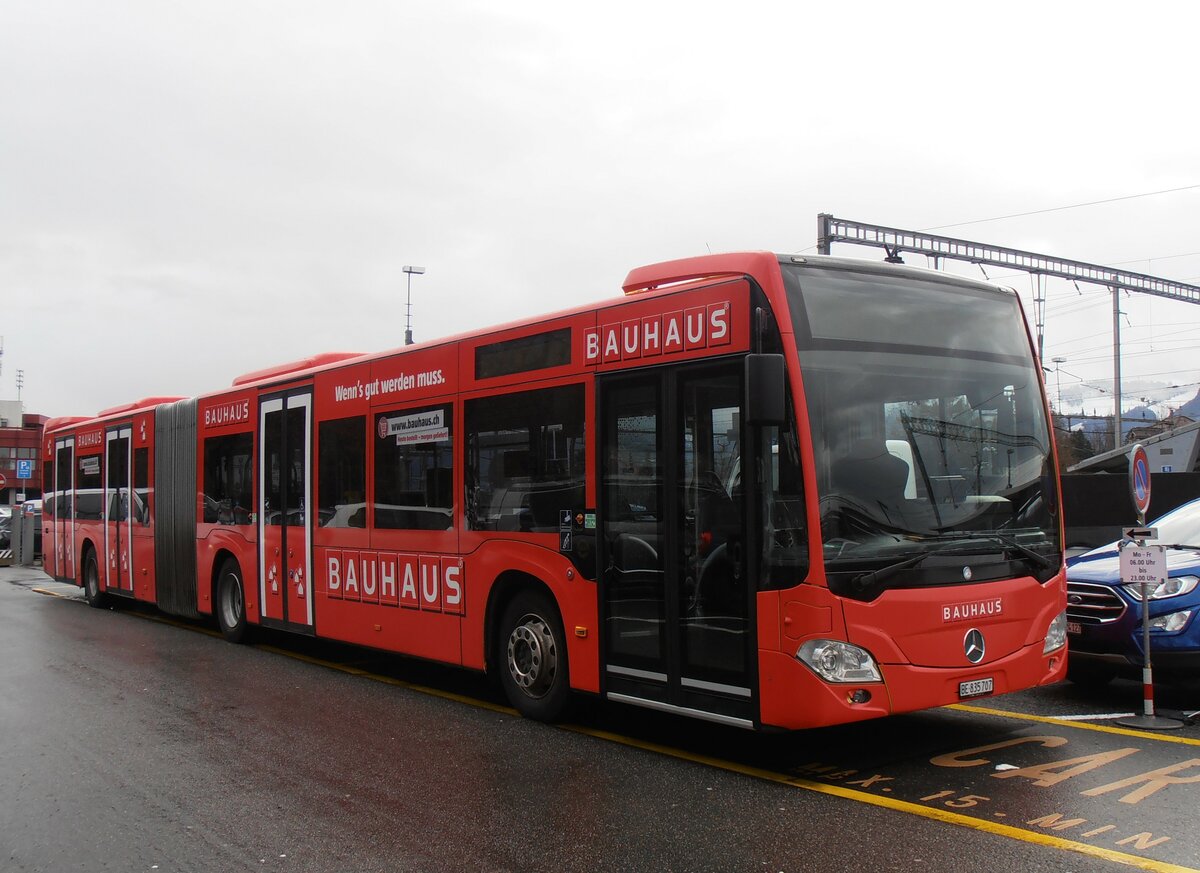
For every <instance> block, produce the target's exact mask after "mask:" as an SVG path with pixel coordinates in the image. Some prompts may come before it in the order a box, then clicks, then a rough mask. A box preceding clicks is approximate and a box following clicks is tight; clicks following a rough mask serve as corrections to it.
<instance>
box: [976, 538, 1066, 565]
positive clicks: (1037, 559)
mask: <svg viewBox="0 0 1200 873" xmlns="http://www.w3.org/2000/svg"><path fill="white" fill-rule="evenodd" d="M978 539H982V540H991V541H992V542H995V543H999V544H1000V545H1002V546H1004V547H1005V548H1006V549H1012V550H1013V551H1014V552H1016V553H1017V554H1019V555H1020V556H1021V557H1022V558H1024V559H1025V560H1027V561H1029V563H1031V564H1033V565H1034V566H1036V567H1037V568H1038V569H1039V570H1049V569H1050V568H1052V567H1053V566H1054V564H1053V563H1052V562H1051V561H1050V559H1049V558H1047V557H1046V556H1045V555H1043V554H1042V553H1041V552H1035V551H1034V550H1033V549H1031V548H1029V546H1023V545H1021V544H1020V543H1019V542H1017V541H1016V540H1014V539H1013V538H1012V537H1006V536H1004V534H994V533H989V534H981V535H980V536H979V537H978Z"/></svg>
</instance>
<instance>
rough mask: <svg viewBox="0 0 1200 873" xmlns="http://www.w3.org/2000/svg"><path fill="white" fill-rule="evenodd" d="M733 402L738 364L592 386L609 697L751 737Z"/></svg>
mask: <svg viewBox="0 0 1200 873" xmlns="http://www.w3.org/2000/svg"><path fill="white" fill-rule="evenodd" d="M742 392H743V388H742V371H741V368H740V367H739V366H737V365H735V364H719V365H715V366H714V365H711V364H708V365H704V364H701V365H690V366H683V367H677V368H671V369H661V370H657V371H655V373H654V374H653V375H644V374H643V375H635V376H623V375H622V376H612V377H609V378H608V379H607V380H605V381H604V382H603V383H602V385H601V401H600V409H601V412H600V415H601V422H600V427H601V433H602V451H601V453H600V454H601V469H600V476H601V507H600V512H601V525H602V531H601V534H602V536H601V540H602V542H603V549H604V554H603V556H602V564H601V566H602V567H604V570H603V573H602V579H601V588H600V590H601V595H600V596H601V600H602V603H601V609H602V614H603V616H604V646H603V658H604V689H605V693H606V695H607V696H608V697H610V698H612V699H616V700H623V701H626V702H630V703H636V704H640V705H643V706H648V707H651V708H656V709H663V710H668V711H687V712H688V713H689V714H692V715H702V717H706V718H709V719H710V720H714V721H719V722H723V723H728V724H737V725H740V726H748V725H751V724H753V722H754V718H755V715H756V705H757V704H756V702H755V699H754V698H755V692H754V687H755V683H754V681H753V676H754V668H755V663H756V662H755V659H754V649H753V641H754V633H753V622H752V620H751V616H752V613H751V604H752V603H753V600H752V598H753V594H754V592H753V591H752V590H750V586H749V585H748V584H747V579H746V550H745V544H746V543H747V541H748V539H747V530H746V522H745V519H746V512H745V511H744V506H743V496H742V489H741V487H740V481H739V480H738V477H737V471H738V470H739V465H740V461H741V457H740V446H741V442H742V441H741V417H742V416H741V406H742Z"/></svg>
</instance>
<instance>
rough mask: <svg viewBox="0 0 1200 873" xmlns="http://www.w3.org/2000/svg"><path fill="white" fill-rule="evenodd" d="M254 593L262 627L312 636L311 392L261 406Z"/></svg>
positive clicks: (285, 396) (277, 397)
mask: <svg viewBox="0 0 1200 873" xmlns="http://www.w3.org/2000/svg"><path fill="white" fill-rule="evenodd" d="M259 416H260V420H259V425H260V427H259V433H260V439H259V467H258V469H259V483H258V486H259V487H258V536H259V559H258V591H259V602H260V603H261V604H262V618H263V623H264V624H268V625H271V624H274V625H275V626H278V627H286V628H287V629H289V630H299V631H311V630H312V627H313V598H312V590H311V587H312V586H311V585H310V579H311V572H310V570H311V566H312V560H311V555H312V512H311V500H310V499H309V497H310V492H311V482H312V390H311V389H309V388H305V389H301V390H298V391H289V392H285V393H283V394H274V395H270V396H267V397H264V398H263V399H262V400H261V402H260V403H259Z"/></svg>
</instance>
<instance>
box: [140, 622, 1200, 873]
mask: <svg viewBox="0 0 1200 873" xmlns="http://www.w3.org/2000/svg"><path fill="white" fill-rule="evenodd" d="M140 617H144V618H149V619H151V620H153V621H159V622H161V623H163V624H170V625H174V626H176V627H182V628H186V629H188V630H196V631H200V632H201V633H206V634H208V635H209V636H219V634H218V633H217V632H216V631H212V630H209V629H207V628H199V627H195V626H193V625H187V624H183V623H182V622H175V621H172V620H170V619H165V618H161V617H157V616H150V615H147V616H140ZM253 648H256V649H261V650H262V651H265V652H269V653H271V654H277V655H283V656H285V657H288V658H293V659H295V660H297V661H302V662H304V663H307V664H312V665H314V666H318V667H325V668H327V669H330V670H337V671H338V672H340V673H346V674H348V675H351V676H358V677H361V678H364V679H370V680H372V681H375V682H382V683H384V684H386V685H392V686H395V687H397V688H404V689H406V690H409V691H415V692H418V693H420V694H426V695H429V696H431V697H439V698H441V699H443V700H451V701H454V702H456V703H463V704H466V705H468V706H473V707H475V708H477V709H486V710H489V711H491V712H500V713H504V714H506V715H511V716H514V717H516V716H518V715H519V714H518V713H517V711H516V710H515V709H512V708H511V707H508V706H501V705H499V704H495V703H491V702H489V701H486V700H479V699H478V698H474V697H468V696H466V695H463V694H456V693H454V692H450V691H442V690H440V689H437V688H430V687H428V686H424V685H418V684H416V683H413V682H406V681H405V680H403V679H395V678H393V677H391V676H382V675H380V674H378V673H371V672H369V671H367V670H362V669H360V668H358V667H353V666H350V665H348V664H338V663H337V662H335V661H328V660H325V659H324V658H316V657H313V656H311V655H304V654H301V653H299V652H291V651H288V650H287V649H282V648H279V647H277V646H272V645H268V644H259V645H253ZM946 708H947V709H957V710H961V711H964V712H976V713H980V714H984V715H993V716H1000V717H1003V718H1013V719H1022V720H1026V721H1037V722H1044V723H1047V724H1057V725H1061V726H1063V727H1072V728H1079V729H1081V730H1098V731H1101V732H1104V733H1116V734H1125V735H1129V736H1136V737H1142V738H1145V739H1153V740H1166V741H1170V742H1183V743H1187V744H1190V745H1200V741H1197V740H1187V739H1184V738H1180V737H1162V736H1159V735H1157V734H1151V733H1146V732H1143V731H1133V730H1126V729H1123V728H1110V727H1107V726H1105V725H1090V724H1080V723H1077V722H1072V721H1064V720H1063V719H1055V718H1050V717H1046V716H1034V715H1027V714H1025V713H1017V712H1009V711H1007V710H1002V709H988V708H986V707H981V706H969V705H966V704H961V703H960V704H952V705H950V706H948V707H946ZM558 727H559V728H560V729H562V730H567V731H571V732H572V733H576V734H582V735H585V736H590V737H593V738H595V739H599V740H604V741H606V742H611V743H616V744H618V745H622V746H627V747H629V748H634V749H641V750H642V751H646V752H651V753H653V754H657V755H664V756H666V757H670V758H676V759H678V760H681V761H688V762H690V763H694V764H700V765H702V766H706V767H712V768H713V769H716V770H724V771H726V772H729V773H737V774H739V775H742V776H748V777H750V778H752V779H759V780H762V781H766V782H774V783H776V784H778V785H787V786H788V787H791V788H799V789H802V790H804V791H812V792H815V793H817V794H825V795H830V796H833V797H840V798H842V799H843V800H851V801H855V802H858V803H866V804H868V805H870V806H878V807H881V808H883V809H890V810H894V811H896V812H904V813H908V814H910V815H916V816H920V817H922V818H927V819H931V820H933V821H940V822H943V823H944V824H951V825H955V826H957V827H964V828H969V829H971V830H976V831H981V832H984V833H989V834H995V835H997V836H1002V837H1008V838H1009V839H1014V840H1020V841H1021V842H1025V843H1032V844H1034V845H1039V846H1043V847H1047V848H1053V849H1061V850H1063V851H1068V852H1075V853H1077V854H1081V855H1089V856H1091V857H1093V858H1101V859H1103V860H1106V861H1112V862H1114V863H1117V864H1125V865H1128V866H1130V867H1136V868H1138V869H1141V870H1149V871H1152V873H1198V870H1200V868H1195V867H1184V866H1182V865H1179V864H1172V863H1169V862H1166V861H1156V860H1154V859H1152V858H1143V857H1140V856H1138V855H1130V854H1128V853H1126V852H1118V851H1115V850H1113V849H1106V848H1103V847H1101V846H1093V845H1091V844H1089V843H1080V842H1077V841H1075V840H1068V839H1065V838H1063V837H1057V836H1054V835H1052V834H1044V833H1040V832H1038V831H1031V830H1025V829H1023V828H1019V827H1014V826H1013V825H1006V824H1000V823H999V822H994V821H990V820H988V819H983V818H974V817H972V816H969V815H963V814H961V813H957V812H951V811H949V810H945V809H938V808H937V807H930V806H922V805H921V804H918V803H913V802H911V801H907V800H897V799H895V798H891V797H883V796H881V795H877V794H871V793H869V792H866V791H857V790H855V789H852V788H844V787H842V786H840V785H830V784H827V783H824V782H816V781H813V780H811V779H805V778H804V777H801V776H790V775H788V774H785V773H775V772H773V771H771V770H765V769H762V768H760V767H751V766H749V765H745V764H738V763H736V762H734V761H726V760H724V759H721V758H714V757H712V756H709V755H700V754H696V753H693V752H686V751H684V750H682V749H676V748H673V747H672V746H664V745H661V744H659V743H652V742H647V741H645V740H638V739H635V738H633V737H627V736H625V735H624V734H618V733H613V732H612V731H605V730H598V729H596V728H589V727H585V726H583V725H576V724H561V725H558Z"/></svg>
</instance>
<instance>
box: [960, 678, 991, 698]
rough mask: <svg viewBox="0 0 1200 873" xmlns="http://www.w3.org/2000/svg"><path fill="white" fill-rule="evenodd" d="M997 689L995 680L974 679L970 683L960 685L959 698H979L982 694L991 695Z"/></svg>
mask: <svg viewBox="0 0 1200 873" xmlns="http://www.w3.org/2000/svg"><path fill="white" fill-rule="evenodd" d="M994 687H995V680H993V679H992V678H991V677H990V676H989V677H988V678H987V679H972V680H971V681H970V682H959V683H958V696H959V697H978V696H979V695H981V694H991V693H992V689H993V688H994Z"/></svg>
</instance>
